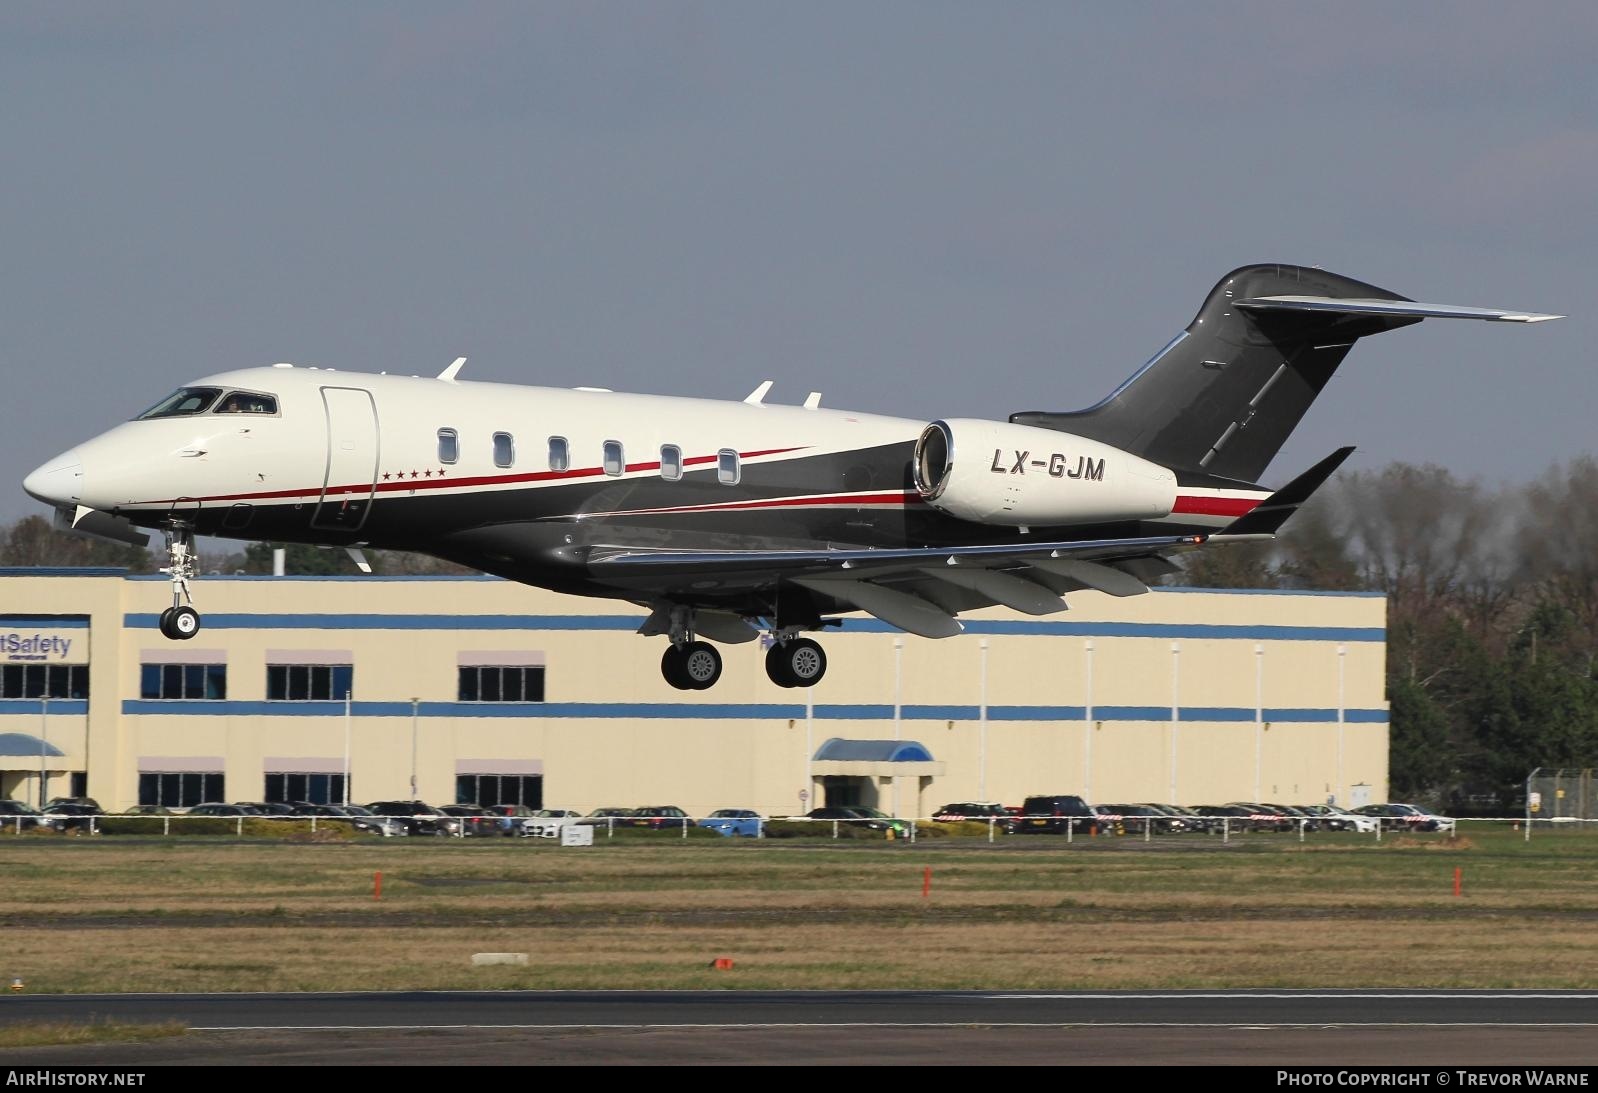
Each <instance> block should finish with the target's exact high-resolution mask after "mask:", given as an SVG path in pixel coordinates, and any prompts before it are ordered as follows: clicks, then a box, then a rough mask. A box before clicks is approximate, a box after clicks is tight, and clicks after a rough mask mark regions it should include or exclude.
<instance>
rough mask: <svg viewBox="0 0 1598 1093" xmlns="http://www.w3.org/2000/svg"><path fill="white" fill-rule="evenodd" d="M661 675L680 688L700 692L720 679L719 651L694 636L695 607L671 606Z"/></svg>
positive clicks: (661, 659) (661, 660)
mask: <svg viewBox="0 0 1598 1093" xmlns="http://www.w3.org/2000/svg"><path fill="white" fill-rule="evenodd" d="M660 674H661V675H663V676H665V677H666V682H667V683H670V684H671V685H672V686H673V687H675V688H677V689H678V690H679V691H703V690H706V689H707V688H710V687H713V686H715V683H716V680H718V679H720V678H721V654H720V653H719V652H717V651H716V647H715V646H714V645H711V644H710V643H709V642H708V641H698V640H696V639H695V638H694V609H693V608H691V607H681V606H679V607H673V608H672V609H671V644H670V645H668V646H667V647H666V652H665V653H664V655H662V656H661V658H660Z"/></svg>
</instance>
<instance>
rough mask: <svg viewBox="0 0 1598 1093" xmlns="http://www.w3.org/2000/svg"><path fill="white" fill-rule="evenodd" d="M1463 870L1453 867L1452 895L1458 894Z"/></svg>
mask: <svg viewBox="0 0 1598 1093" xmlns="http://www.w3.org/2000/svg"><path fill="white" fill-rule="evenodd" d="M1464 872H1465V871H1464V870H1463V869H1460V868H1458V867H1455V869H1454V895H1456V896H1457V895H1459V894H1460V891H1459V889H1460V882H1461V881H1462V880H1463V879H1464Z"/></svg>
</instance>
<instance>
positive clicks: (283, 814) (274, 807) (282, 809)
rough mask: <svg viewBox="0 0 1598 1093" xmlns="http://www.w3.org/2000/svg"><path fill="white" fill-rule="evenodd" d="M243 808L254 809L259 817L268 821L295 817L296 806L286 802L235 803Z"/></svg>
mask: <svg viewBox="0 0 1598 1093" xmlns="http://www.w3.org/2000/svg"><path fill="white" fill-rule="evenodd" d="M233 803H234V804H236V805H238V806H240V807H241V808H253V809H255V814H256V815H257V816H265V817H266V818H267V819H269V820H270V819H278V818H284V819H287V818H288V817H290V816H293V815H294V806H293V805H291V804H288V803H286V802H284V801H235V802H233Z"/></svg>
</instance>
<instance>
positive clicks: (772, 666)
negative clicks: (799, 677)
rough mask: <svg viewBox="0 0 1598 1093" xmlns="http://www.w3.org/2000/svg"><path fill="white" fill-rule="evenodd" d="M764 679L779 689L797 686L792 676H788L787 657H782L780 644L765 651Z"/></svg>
mask: <svg viewBox="0 0 1598 1093" xmlns="http://www.w3.org/2000/svg"><path fill="white" fill-rule="evenodd" d="M766 677H767V678H768V679H770V680H771V682H773V683H775V684H776V685H777V686H779V687H795V686H798V683H797V681H796V680H795V679H794V678H793V676H791V675H789V674H788V667H787V657H785V656H783V652H782V643H781V642H778V643H777V644H775V645H773V646H772V647H771V648H770V649H767V650H766Z"/></svg>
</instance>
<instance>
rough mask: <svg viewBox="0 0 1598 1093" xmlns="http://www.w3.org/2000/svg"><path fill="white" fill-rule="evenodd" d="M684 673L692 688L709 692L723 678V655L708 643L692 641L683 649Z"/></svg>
mask: <svg viewBox="0 0 1598 1093" xmlns="http://www.w3.org/2000/svg"><path fill="white" fill-rule="evenodd" d="M682 671H683V675H684V677H686V678H687V680H688V686H689V687H690V688H692V689H693V690H696V691H704V690H709V689H710V688H711V687H714V686H715V685H716V680H718V679H720V678H721V654H720V653H718V652H717V651H716V647H715V646H714V645H712V644H710V643H709V642H708V641H690V642H689V643H688V644H687V645H684V646H683V647H682Z"/></svg>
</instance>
